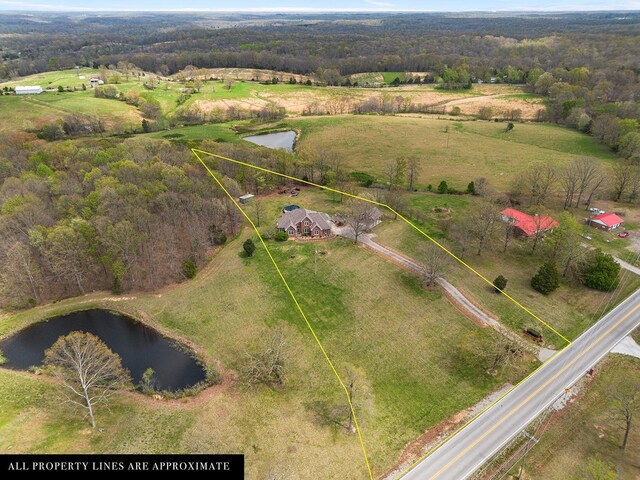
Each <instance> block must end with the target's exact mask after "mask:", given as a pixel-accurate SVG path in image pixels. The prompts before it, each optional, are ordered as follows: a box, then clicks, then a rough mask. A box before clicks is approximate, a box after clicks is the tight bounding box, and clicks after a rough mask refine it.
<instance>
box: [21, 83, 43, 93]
mask: <svg viewBox="0 0 640 480" xmlns="http://www.w3.org/2000/svg"><path fill="white" fill-rule="evenodd" d="M39 93H42V87H41V86H39V85H31V86H24V87H16V95H38V94H39Z"/></svg>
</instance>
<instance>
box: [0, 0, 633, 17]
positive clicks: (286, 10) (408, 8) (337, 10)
mask: <svg viewBox="0 0 640 480" xmlns="http://www.w3.org/2000/svg"><path fill="white" fill-rule="evenodd" d="M185 3H188V5H187V6H185V7H182V8H175V7H174V6H173V5H174V4H173V2H170V1H168V0H133V1H132V2H130V3H127V4H123V3H118V2H114V3H111V4H110V6H109V7H104V8H100V7H96V6H95V5H92V6H91V7H87V6H85V2H84V1H83V0H35V1H21V0H20V1H18V0H0V13H18V14H35V13H84V14H91V13H95V14H102V13H112V14H114V13H135V12H143V13H172V12H175V13H212V14H215V13H218V14H234V13H241V14H349V13H353V14H364V13H367V14H371V13H390V14H393V13H441V14H447V13H451V14H454V13H455V14H461V13H474V14H510V13H512V14H526V13H532V14H533V13H535V14H544V13H548V14H553V13H598V12H601V13H606V12H629V13H635V12H640V0H618V1H616V2H615V3H612V2H606V1H601V0H578V1H574V0H565V1H561V2H556V1H554V0H539V1H536V0H523V1H521V2H519V3H518V4H515V5H514V4H513V2H510V1H508V0H493V1H489V0H480V1H478V0H458V2H456V4H457V5H458V6H457V7H456V6H452V5H448V6H447V8H446V9H445V8H441V7H440V5H441V4H440V3H436V2H431V1H427V2H424V1H420V0H398V1H393V0H388V1H387V0H385V1H379V0H345V1H341V0H327V1H326V2H324V6H322V7H316V6H307V4H310V3H311V2H308V1H306V0H285V1H283V2H282V3H280V2H277V1H274V2H273V5H274V6H271V7H265V6H264V3H263V2H260V1H257V0H239V1H238V2H236V6H235V7H232V8H229V7H222V6H221V7H218V6H215V4H216V3H221V2H207V1H206V0H190V1H189V2H185ZM209 3H214V6H209V5H207V4H209Z"/></svg>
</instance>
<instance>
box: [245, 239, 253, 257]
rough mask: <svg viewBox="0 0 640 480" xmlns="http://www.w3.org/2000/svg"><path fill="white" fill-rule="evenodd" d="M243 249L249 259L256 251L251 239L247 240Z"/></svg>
mask: <svg viewBox="0 0 640 480" xmlns="http://www.w3.org/2000/svg"><path fill="white" fill-rule="evenodd" d="M242 248H243V249H244V251H245V253H246V254H247V257H253V252H255V251H256V245H255V243H253V240H251V239H250V238H247V240H246V241H245V242H244V243H243V244H242Z"/></svg>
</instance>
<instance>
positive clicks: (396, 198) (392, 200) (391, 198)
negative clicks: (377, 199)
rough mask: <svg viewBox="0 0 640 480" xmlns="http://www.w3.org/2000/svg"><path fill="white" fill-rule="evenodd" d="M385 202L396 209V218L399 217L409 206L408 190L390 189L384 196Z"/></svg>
mask: <svg viewBox="0 0 640 480" xmlns="http://www.w3.org/2000/svg"><path fill="white" fill-rule="evenodd" d="M384 203H386V204H387V205H388V206H390V207H391V208H392V209H393V210H394V215H395V216H394V220H397V219H398V214H397V213H395V212H399V211H400V210H403V209H404V208H405V207H406V206H407V192H405V191H402V190H388V191H387V192H386V194H385V196H384Z"/></svg>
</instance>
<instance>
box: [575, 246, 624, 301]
mask: <svg viewBox="0 0 640 480" xmlns="http://www.w3.org/2000/svg"><path fill="white" fill-rule="evenodd" d="M580 273H581V275H582V281H583V283H584V284H585V285H586V286H587V287H589V288H594V289H596V290H601V291H603V292H609V291H611V290H614V289H615V288H616V287H617V286H618V274H619V273H620V265H619V264H618V263H617V262H616V261H615V260H614V259H613V257H612V256H611V255H609V254H607V253H603V252H602V251H601V250H596V252H595V253H594V254H593V255H591V256H590V258H588V259H587V260H586V261H585V262H584V263H583V264H582V265H581V268H580Z"/></svg>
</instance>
